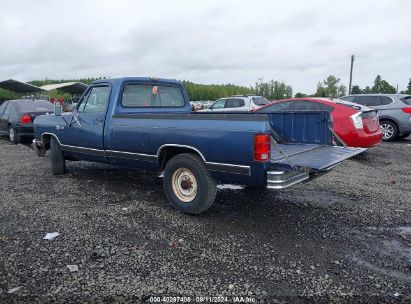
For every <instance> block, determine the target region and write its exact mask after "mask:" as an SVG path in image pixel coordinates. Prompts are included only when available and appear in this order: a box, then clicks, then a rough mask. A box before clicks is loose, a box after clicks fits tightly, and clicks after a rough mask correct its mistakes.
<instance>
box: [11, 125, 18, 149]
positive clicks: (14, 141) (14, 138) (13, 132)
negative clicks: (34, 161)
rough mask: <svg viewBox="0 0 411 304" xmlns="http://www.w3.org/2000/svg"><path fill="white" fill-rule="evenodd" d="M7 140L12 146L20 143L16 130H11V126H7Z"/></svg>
mask: <svg viewBox="0 0 411 304" xmlns="http://www.w3.org/2000/svg"><path fill="white" fill-rule="evenodd" d="M9 140H10V142H11V143H12V144H15V145H17V144H18V143H20V136H19V135H18V133H17V131H16V129H15V128H13V127H12V126H9Z"/></svg>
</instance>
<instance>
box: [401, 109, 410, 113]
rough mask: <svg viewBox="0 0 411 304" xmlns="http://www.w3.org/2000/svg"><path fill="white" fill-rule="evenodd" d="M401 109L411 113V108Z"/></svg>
mask: <svg viewBox="0 0 411 304" xmlns="http://www.w3.org/2000/svg"><path fill="white" fill-rule="evenodd" d="M401 110H402V111H403V112H405V113H408V114H411V108H402V109H401Z"/></svg>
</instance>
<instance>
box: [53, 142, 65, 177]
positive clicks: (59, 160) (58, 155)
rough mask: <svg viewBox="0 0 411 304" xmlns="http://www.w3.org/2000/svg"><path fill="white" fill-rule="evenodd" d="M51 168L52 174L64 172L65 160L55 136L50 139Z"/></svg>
mask: <svg viewBox="0 0 411 304" xmlns="http://www.w3.org/2000/svg"><path fill="white" fill-rule="evenodd" d="M50 158H51V170H52V171H53V174H54V175H61V174H64V173H66V161H65V159H64V154H63V151H62V150H61V148H60V144H59V142H58V141H57V139H56V138H55V137H51V139H50Z"/></svg>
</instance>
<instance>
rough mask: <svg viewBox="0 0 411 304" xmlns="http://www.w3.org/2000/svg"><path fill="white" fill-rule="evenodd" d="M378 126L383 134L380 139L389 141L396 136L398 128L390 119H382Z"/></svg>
mask: <svg viewBox="0 0 411 304" xmlns="http://www.w3.org/2000/svg"><path fill="white" fill-rule="evenodd" d="M380 127H381V130H382V134H383V137H382V140H385V141H391V140H394V139H396V138H397V136H398V128H397V125H396V124H395V123H393V122H391V121H382V122H381V123H380Z"/></svg>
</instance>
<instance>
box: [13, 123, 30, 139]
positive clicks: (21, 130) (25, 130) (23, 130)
mask: <svg viewBox="0 0 411 304" xmlns="http://www.w3.org/2000/svg"><path fill="white" fill-rule="evenodd" d="M14 129H15V130H16V133H17V134H18V136H31V137H33V136H34V129H33V127H19V126H16V127H14Z"/></svg>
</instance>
